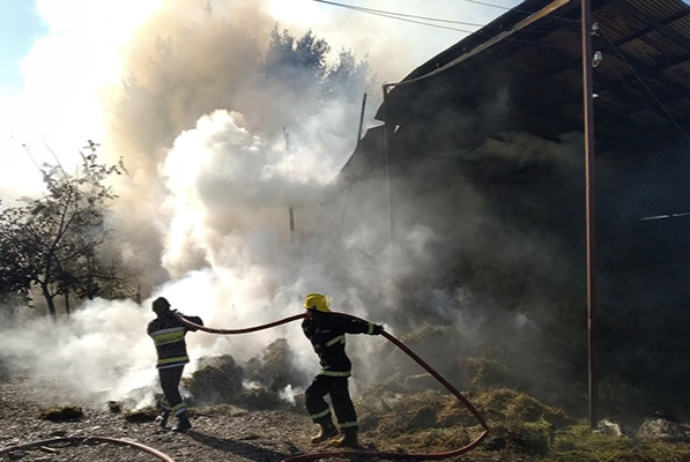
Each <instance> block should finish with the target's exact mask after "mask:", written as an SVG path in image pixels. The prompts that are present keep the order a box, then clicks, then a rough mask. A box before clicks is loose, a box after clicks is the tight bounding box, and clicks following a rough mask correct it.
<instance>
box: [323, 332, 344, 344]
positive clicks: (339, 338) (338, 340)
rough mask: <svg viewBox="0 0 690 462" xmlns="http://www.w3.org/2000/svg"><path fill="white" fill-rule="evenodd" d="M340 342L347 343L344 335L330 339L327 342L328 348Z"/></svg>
mask: <svg viewBox="0 0 690 462" xmlns="http://www.w3.org/2000/svg"><path fill="white" fill-rule="evenodd" d="M338 342H342V343H345V336H344V335H338V336H337V337H334V338H332V339H330V340H329V341H327V342H326V346H327V347H329V346H332V345H335V344H336V343H338Z"/></svg>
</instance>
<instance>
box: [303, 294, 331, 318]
mask: <svg viewBox="0 0 690 462" xmlns="http://www.w3.org/2000/svg"><path fill="white" fill-rule="evenodd" d="M330 304H331V300H330V297H326V296H325V295H322V294H309V295H307V298H305V299H304V306H305V307H306V308H307V309H310V310H313V309H315V310H316V311H320V312H322V313H330V311H331V310H330V309H329V305H330Z"/></svg>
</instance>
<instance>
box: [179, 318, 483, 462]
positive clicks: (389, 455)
mask: <svg viewBox="0 0 690 462" xmlns="http://www.w3.org/2000/svg"><path fill="white" fill-rule="evenodd" d="M176 314H177V313H176ZM333 314H335V315H338V316H343V317H346V318H349V319H354V320H357V321H364V320H363V319H360V318H358V317H356V316H352V315H349V314H345V313H333ZM177 315H178V318H179V319H180V321H182V322H184V323H185V324H187V325H189V326H190V327H193V328H194V329H197V330H200V331H204V332H208V333H211V334H221V335H234V334H246V333H249V332H256V331H259V330H263V329H268V328H271V327H275V326H279V325H281V324H286V323H288V322H292V321H296V320H298V319H302V318H304V317H305V316H306V314H304V313H303V314H298V315H294V316H290V317H288V318H285V319H281V320H278V321H274V322H271V323H268V324H262V325H260V326H254V327H247V328H242V329H214V328H210V327H204V326H201V325H199V324H195V323H193V322H191V321H189V320H188V319H186V318H184V317H183V316H181V315H179V314H177ZM381 335H382V336H384V337H385V338H386V339H387V340H388V341H390V342H391V343H393V344H394V345H395V346H397V347H398V348H400V349H401V350H402V351H404V352H405V353H406V354H407V355H408V356H409V357H411V358H412V359H413V360H415V361H416V362H417V363H418V364H419V365H420V366H422V367H423V368H424V369H425V370H426V371H427V372H428V373H429V374H431V375H432V376H433V377H434V378H435V379H436V380H438V381H439V382H440V383H441V384H442V385H443V386H444V387H446V389H447V390H448V391H449V392H451V393H452V394H453V395H454V396H455V397H456V398H457V399H458V401H460V402H461V403H462V404H463V405H464V406H465V407H466V408H467V409H468V410H469V411H470V412H471V413H472V415H473V416H474V418H475V419H477V422H478V423H479V425H481V427H482V428H483V429H484V431H483V432H482V433H481V434H480V435H479V436H478V437H477V438H476V439H475V440H474V441H472V442H471V443H470V444H468V445H466V446H463V447H461V448H458V449H454V450H452V451H447V452H439V453H428V454H423V453H420V454H405V453H397V452H375V451H357V450H354V451H352V450H348V451H333V452H319V453H311V454H302V455H299V456H294V457H290V458H288V459H285V460H283V461H282V462H301V461H305V460H316V459H323V458H326V457H336V456H346V457H353V456H355V457H372V458H373V457H375V458H379V459H408V460H409V459H416V460H440V459H445V458H448V457H454V456H459V455H461V454H465V453H466V452H469V451H471V450H472V449H474V448H476V447H477V446H479V444H480V443H481V442H482V441H483V440H484V438H486V437H487V436H488V434H489V427H488V425H487V424H486V422H485V421H484V419H483V418H482V416H481V415H480V414H479V411H477V409H476V408H475V407H474V406H473V405H472V403H470V402H469V401H468V400H467V399H466V398H465V397H464V396H462V395H461V394H460V392H459V391H458V390H456V389H455V387H453V386H452V385H451V384H450V383H449V382H448V381H447V380H446V379H445V378H443V377H442V376H441V375H440V374H439V373H438V372H436V371H435V370H434V369H433V368H432V367H431V366H429V365H428V364H427V363H426V362H425V361H424V360H423V359H421V358H420V357H419V356H417V354H416V353H414V352H413V351H412V350H410V349H409V348H408V347H407V346H405V345H404V344H403V343H402V342H401V341H400V340H398V339H397V338H395V337H393V336H392V335H391V334H389V333H388V332H386V331H383V332H381Z"/></svg>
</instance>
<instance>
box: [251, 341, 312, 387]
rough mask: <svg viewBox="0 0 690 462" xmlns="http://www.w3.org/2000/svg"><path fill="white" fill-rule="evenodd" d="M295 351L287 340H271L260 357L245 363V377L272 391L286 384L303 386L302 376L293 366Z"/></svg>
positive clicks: (304, 383)
mask: <svg viewBox="0 0 690 462" xmlns="http://www.w3.org/2000/svg"><path fill="white" fill-rule="evenodd" d="M294 361H295V353H294V351H293V350H292V349H291V348H290V345H289V344H288V342H287V340H286V339H284V338H278V339H276V340H274V341H273V342H271V343H270V344H269V345H268V346H267V347H266V350H265V351H264V353H263V356H262V357H261V359H258V358H252V359H250V360H249V361H247V363H246V364H245V372H246V373H245V378H246V379H248V380H250V381H251V382H255V383H258V384H260V385H263V386H264V387H266V388H269V389H270V390H273V391H279V390H283V389H285V387H287V386H288V385H293V386H297V387H301V386H305V385H307V383H306V382H305V377H303V376H302V375H301V374H300V373H299V370H298V369H297V368H295V367H294Z"/></svg>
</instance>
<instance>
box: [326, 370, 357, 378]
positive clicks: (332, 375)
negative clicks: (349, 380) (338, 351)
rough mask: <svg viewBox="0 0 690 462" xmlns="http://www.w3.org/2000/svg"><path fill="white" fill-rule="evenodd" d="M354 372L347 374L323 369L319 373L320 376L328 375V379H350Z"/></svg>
mask: <svg viewBox="0 0 690 462" xmlns="http://www.w3.org/2000/svg"><path fill="white" fill-rule="evenodd" d="M351 373H352V371H347V372H338V371H329V370H326V369H321V371H320V372H319V375H327V376H328V377H349V376H350V375H351Z"/></svg>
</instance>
